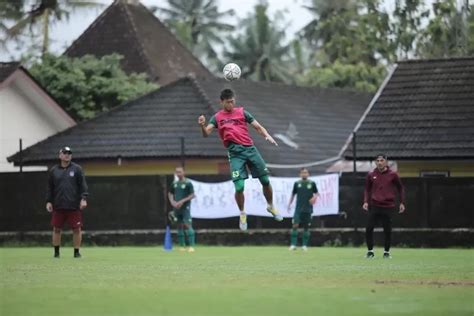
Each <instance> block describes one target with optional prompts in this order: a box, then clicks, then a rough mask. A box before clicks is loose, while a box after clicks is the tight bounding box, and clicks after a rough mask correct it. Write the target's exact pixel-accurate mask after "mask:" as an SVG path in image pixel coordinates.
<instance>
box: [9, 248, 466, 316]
mask: <svg viewBox="0 0 474 316" xmlns="http://www.w3.org/2000/svg"><path fill="white" fill-rule="evenodd" d="M376 254H377V255H379V256H378V257H377V258H376V259H373V260H366V259H364V258H363V255H364V249H362V248H359V249H357V248H312V249H310V251H309V252H308V253H303V252H302V251H301V250H299V251H297V252H292V253H290V252H289V251H288V250H287V249H286V248H284V247H202V248H198V249H197V252H196V253H191V254H190V253H180V252H177V251H173V252H171V253H165V252H163V251H162V250H161V248H152V247H148V248H145V247H118V248H84V249H83V258H82V259H73V258H72V250H71V249H70V248H63V249H62V253H61V255H62V258H61V259H59V260H58V259H53V258H52V257H51V255H52V249H50V248H0V282H1V288H0V315H2V316H4V315H5V316H7V315H8V316H9V315H88V316H91V315H101V316H104V315H186V316H191V315H246V316H247V315H295V316H297V315H449V316H453V315H474V251H473V250H458V249H450V250H438V249H394V251H393V256H394V258H393V259H391V260H383V259H382V258H381V257H380V252H379V253H376Z"/></svg>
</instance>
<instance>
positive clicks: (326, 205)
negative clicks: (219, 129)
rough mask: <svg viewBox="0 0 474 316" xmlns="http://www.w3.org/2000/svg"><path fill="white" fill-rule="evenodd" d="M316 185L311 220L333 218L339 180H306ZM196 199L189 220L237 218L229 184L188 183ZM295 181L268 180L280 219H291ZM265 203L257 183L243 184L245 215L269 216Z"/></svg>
mask: <svg viewBox="0 0 474 316" xmlns="http://www.w3.org/2000/svg"><path fill="white" fill-rule="evenodd" d="M310 179H311V180H313V181H314V182H316V186H317V188H318V192H319V195H320V196H319V198H318V200H317V202H316V204H315V205H314V208H313V210H314V211H313V216H321V215H335V214H338V213H339V176H338V175H337V174H328V175H322V176H314V177H310ZM189 180H190V181H191V182H192V184H193V186H194V192H195V194H196V197H195V198H194V199H193V200H192V202H191V214H192V217H193V218H225V217H233V216H238V215H239V210H238V208H237V204H236V202H235V200H234V184H233V183H232V181H226V182H219V183H205V182H199V181H194V180H192V179H189ZM298 180H299V178H282V177H270V182H271V184H272V188H273V202H274V205H275V207H276V208H277V209H278V210H279V211H280V212H281V215H282V216H283V217H292V216H293V213H294V206H295V205H294V204H295V202H296V198H295V201H294V202H293V205H292V206H291V207H290V209H289V210H288V201H289V200H290V197H291V192H292V190H293V184H294V183H295V182H296V181H298ZM265 209H266V201H265V198H264V196H263V192H262V185H261V184H260V182H259V181H258V179H248V180H246V181H245V212H246V213H247V214H248V215H256V216H271V215H270V214H269V213H268V212H267V211H266V210H265Z"/></svg>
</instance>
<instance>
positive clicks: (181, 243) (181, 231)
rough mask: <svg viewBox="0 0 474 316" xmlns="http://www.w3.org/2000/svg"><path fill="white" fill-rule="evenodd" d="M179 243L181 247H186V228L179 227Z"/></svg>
mask: <svg viewBox="0 0 474 316" xmlns="http://www.w3.org/2000/svg"><path fill="white" fill-rule="evenodd" d="M178 243H179V246H180V247H185V246H186V243H185V242H184V229H182V228H179V229H178Z"/></svg>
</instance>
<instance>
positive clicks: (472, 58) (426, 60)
mask: <svg viewBox="0 0 474 316" xmlns="http://www.w3.org/2000/svg"><path fill="white" fill-rule="evenodd" d="M457 60H474V56H461V57H440V58H425V59H423V58H420V59H407V60H398V61H397V62H396V63H400V64H401V63H403V64H408V63H421V62H438V61H457Z"/></svg>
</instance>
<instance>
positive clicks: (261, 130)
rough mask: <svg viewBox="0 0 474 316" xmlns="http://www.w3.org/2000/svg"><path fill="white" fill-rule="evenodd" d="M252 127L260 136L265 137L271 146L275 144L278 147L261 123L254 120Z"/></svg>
mask: <svg viewBox="0 0 474 316" xmlns="http://www.w3.org/2000/svg"><path fill="white" fill-rule="evenodd" d="M251 125H252V126H253V127H254V128H255V130H256V131H257V132H258V133H259V134H260V135H262V136H263V137H265V140H266V141H268V142H269V143H270V144H273V145H275V146H278V143H277V142H276V141H275V140H274V139H273V137H272V136H271V135H270V134H268V132H267V130H266V129H265V127H263V126H262V125H260V123H259V122H257V120H254V121H253V122H252V123H251Z"/></svg>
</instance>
